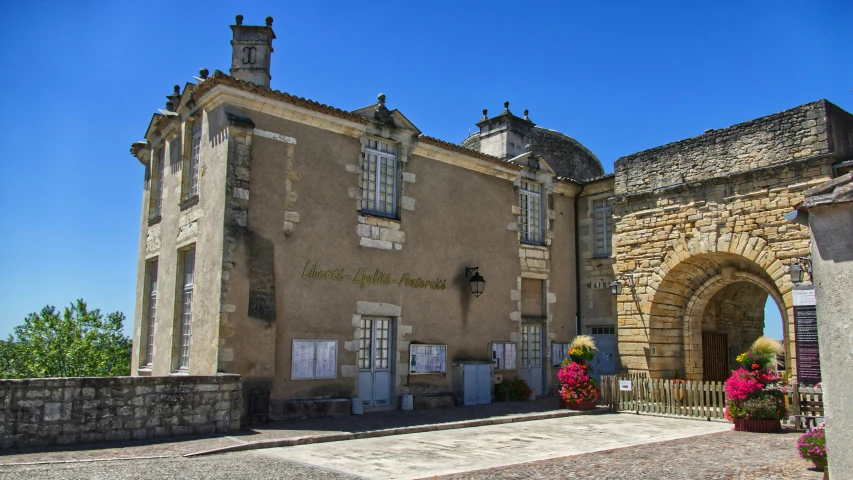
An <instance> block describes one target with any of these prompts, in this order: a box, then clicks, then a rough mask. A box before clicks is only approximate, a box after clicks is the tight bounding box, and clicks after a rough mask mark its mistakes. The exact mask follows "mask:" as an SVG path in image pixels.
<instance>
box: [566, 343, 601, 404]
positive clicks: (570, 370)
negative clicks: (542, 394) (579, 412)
mask: <svg viewBox="0 0 853 480" xmlns="http://www.w3.org/2000/svg"><path fill="white" fill-rule="evenodd" d="M594 350H595V342H594V341H593V340H592V338H591V337H589V336H587V335H578V337H576V338H575V339H574V341H573V342H572V345H571V349H570V351H569V353H570V354H571V360H570V359H568V358H567V359H565V360H563V363H562V364H561V368H560V371H559V372H557V378H558V379H559V380H560V390H559V392H560V397H562V398H563V400H565V401H566V402H568V403H579V402H585V401H595V400H597V399H598V384H596V382H595V379H594V378H591V377H590V376H589V365H587V364H586V360H591V359H592V358H593V357H594V356H595V353H594Z"/></svg>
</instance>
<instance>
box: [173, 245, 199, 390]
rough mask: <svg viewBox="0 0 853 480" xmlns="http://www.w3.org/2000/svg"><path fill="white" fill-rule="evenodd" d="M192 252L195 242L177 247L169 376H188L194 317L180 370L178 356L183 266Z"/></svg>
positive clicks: (194, 290)
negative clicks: (185, 359)
mask: <svg viewBox="0 0 853 480" xmlns="http://www.w3.org/2000/svg"><path fill="white" fill-rule="evenodd" d="M190 251H192V252H194V253H195V254H196V255H197V254H198V249H197V248H196V243H195V241H192V242H190V243H187V244H185V245H182V246H179V247H178V255H177V257H178V259H177V260H178V265H177V268H176V270H175V272H176V274H177V275H176V276H175V277H176V281H175V285H174V288H175V304H174V313H173V316H172V322H171V323H172V348H171V350H172V352H171V358H172V365H171V368H170V371H171V375H187V374H189V371H190V369H189V367H190V365H191V364H192V321H193V320H194V317H191V319H190V329H189V331H190V346H189V352H188V356H189V358H188V360H187V366H186V368H181V365H180V355H181V322H182V321H183V313H184V312H183V307H184V305H183V294H184V287H185V285H184V281H185V280H184V273H185V271H184V270H185V265H186V254H187V252H190ZM197 265H198V258H195V259H194V261H193V270H194V272H193V289H192V293H193V302H195V298H196V296H197V295H196V293H197V292H196V288H195V274H196V272H197V270H198V269H197V268H196V267H197Z"/></svg>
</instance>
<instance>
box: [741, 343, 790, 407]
mask: <svg viewBox="0 0 853 480" xmlns="http://www.w3.org/2000/svg"><path fill="white" fill-rule="evenodd" d="M781 351H782V347H781V345H779V343H778V342H777V341H776V340H771V339H768V338H766V337H760V338H759V339H758V340H756V341H755V343H753V344H752V346H751V347H750V349H749V351H747V352H745V353H743V354H741V355H739V356H738V357H737V361H738V362H739V363H740V364H741V365H743V367H744V368H739V369H737V370H735V371H734V372H732V375H731V376H730V377H729V379H728V380H726V401H727V404H726V409H725V414H726V418H727V419H728V420H729V421H732V422H733V421H734V420H736V419H747V420H780V419H782V418H784V417H785V416H786V415H787V414H788V411H787V409H786V407H785V391H784V390H783V389H780V388H779V386H778V384H779V380H781V377H780V376H779V375H778V374H777V373H776V372H775V371H773V370H772V369H771V367H770V363H771V362H772V360H773V358H774V355H778V354H780V353H781Z"/></svg>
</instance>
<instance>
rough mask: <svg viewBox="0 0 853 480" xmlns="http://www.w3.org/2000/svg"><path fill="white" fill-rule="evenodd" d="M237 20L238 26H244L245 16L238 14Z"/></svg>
mask: <svg viewBox="0 0 853 480" xmlns="http://www.w3.org/2000/svg"><path fill="white" fill-rule="evenodd" d="M236 20H237V25H242V24H243V16H242V15H240V14H239V13H238V14H237V18H236Z"/></svg>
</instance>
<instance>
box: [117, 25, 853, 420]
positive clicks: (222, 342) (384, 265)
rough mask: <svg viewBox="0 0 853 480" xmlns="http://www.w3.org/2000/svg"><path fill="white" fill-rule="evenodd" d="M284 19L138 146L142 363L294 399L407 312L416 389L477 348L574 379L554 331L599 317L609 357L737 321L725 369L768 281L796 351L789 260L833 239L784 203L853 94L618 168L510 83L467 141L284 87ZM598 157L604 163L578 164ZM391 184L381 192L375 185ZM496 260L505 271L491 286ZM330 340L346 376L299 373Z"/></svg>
mask: <svg viewBox="0 0 853 480" xmlns="http://www.w3.org/2000/svg"><path fill="white" fill-rule="evenodd" d="M271 25H272V20H271V19H269V21H268V24H267V26H266V27H243V26H242V25H241V20H240V21H238V23H237V25H233V26H232V30H234V35H235V37H234V38H235V42H237V43H235V45H237V44H239V45H240V46H244V44H245V48H246V49H251V48H257V49H259V50H258V51H259V52H261V53H263V55H260V56H258V57H257V58H259V59H262V60H263V61H262V62H261V63H262V65H261V66H260V67H258V66H257V65H256V66H254V67H252V68H248V67H246V68H244V67H241V66H240V65H243V63H241V62H243V61H244V60H247V59H242V57H239V55H240V52H242V51H243V50H242V49H237V48H235V49H234V52H235V53H234V55H235V57H234V58H232V71H231V73H232V74H231V75H226V74H224V73H222V72H218V71H217V72H215V73H214V74H212V75H208V72H207V71H206V70H202V72H200V74H201V77H200V78H198V79H197V80H198V82H197V83H196V84H187V85H186V86H185V87H184V88H183V89H180V88H178V87H177V86H176V87H175V88H176V89H175V93H174V94H173V95H170V96H169V97H168V98H169V103H168V104H167V107H166V109H165V110H161V111H160V113H158V114H155V116H154V118H153V119H152V121H151V124H150V125H149V128H148V130H147V132H146V135H145V140H144V141H141V142H137V143H135V144H134V145H133V147H132V149H131V151H132V153H133V154H134V155H135V156H136V158H137V159H138V160H139V161H140V162H141V163H142V164H143V165H144V166H145V174H144V175H145V183H144V188H143V198H142V207H143V208H142V212H143V215H142V220H141V223H140V243H139V253H138V258H139V263H138V275H137V305H136V311H135V327H134V350H133V360H132V361H133V365H132V372H133V374H134V375H175V374H178V375H179V374H199V375H211V374H215V373H235V374H240V375H241V376H242V378H243V389H244V398H246V399H248V398H251V393H252V392H269V393H270V401H271V411H273V412H275V411H284V410H286V408H285V407H284V405H289V404H292V403H293V402H299V401H303V400H318V399H350V398H354V397H364V394H365V392H364V385H365V380H364V378H365V375H366V374H367V373H370V374H371V375H376V373H375V371H374V370H375V369H374V370H371V368H373V367H370V368H367V367H365V362H364V358H363V356H364V348H365V344H366V343H365V342H367V344H368V345H370V344H371V343H370V342H374V343H375V342H377V341H378V340H375V338H374V337H371V338H374V340H365V338H366V336H370V335H379V334H378V333H376V332H374V331H373V330H371V331H370V332H367V331H366V330H365V329H366V328H368V327H366V325H373V326H371V327H369V328H370V329H374V328H376V327H375V325H378V324H382V325H383V328H385V327H384V326H385V325H386V323H385V322H387V326H388V330H387V332H388V340H387V343H384V344H382V345H381V348H386V349H387V356H386V357H384V358H387V368H386V369H384V370H383V372H382V375H385V377H383V378H384V379H385V380H383V381H386V380H387V382H388V385H389V387H388V388H389V389H390V393H389V395H390V401H389V403H387V406H390V407H393V406H395V405H399V401H400V398H401V396H402V395H406V394H411V395H414V396H430V395H438V396H440V395H451V396H455V399H456V401H457V403H458V401H460V400H461V399H460V398H459V395H460V393H459V390H458V388H457V387H458V385H459V383H460V382H461V381H462V379H461V378H459V372H461V370H458V369H457V368H456V367H455V366H454V365H458V364H462V363H466V362H470V363H478V362H479V363H482V364H492V365H493V366H492V367H491V370H490V372H489V373H490V375H489V387H490V388H491V386H492V385H493V384H494V382H495V381H496V380H498V379H499V378H500V377H503V378H507V377H512V376H516V375H518V376H521V377H523V378H526V379H528V380H529V381H530V382H531V383H533V384H535V387H536V388H535V390H538V393H540V394H548V393H551V392H553V390H554V388H555V387H556V386H557V385H558V382H557V378H556V372H557V368H556V367H555V366H554V364H555V363H559V360H560V358H556V357H554V356H553V355H556V353H554V352H557V351H558V350H559V348H552V347H561V346H562V347H564V344H566V343H568V342H570V341H571V340H572V338H573V337H574V336H575V335H577V334H578V333H584V334H592V335H593V336H598V337H597V338H599V339H600V341H601V342H602V345H604V344H605V343H608V342H611V341H612V343H609V344H610V345H611V347H612V350H610V351H609V352H611V353H608V354H607V355H606V360H607V362H610V363H608V364H603V363H598V364H596V368H599V369H600V371H601V372H602V373H609V372H611V371H612V372H614V373H615V372H642V373H648V374H649V375H651V376H655V377H673V376H676V375H678V376H681V377H683V378H684V377H686V378H690V379H701V378H703V376H705V375H706V374H707V370H708V369H707V368H705V365H703V358H704V357H703V355H705V354H707V348H706V350H705V351H703V341H704V340H703V338H705V337H706V336H710V335H714V336H715V337H714V338H715V339H717V343H715V344H714V345H717V347H715V348H718V349H719V351H718V352H716V354H717V356H716V357H714V358H715V361H719V362H722V363H721V364H718V365H716V367H719V368H718V371H723V370H725V368H726V366H727V365H729V364H731V362H732V360H733V358H734V355H737V354H738V353H740V351H742V350H744V349H745V348H746V346H748V345H749V343H751V342H752V341H753V340H754V338H755V337H757V336H758V335H760V334H761V332H762V330H763V328H764V321H763V305H764V302H765V300H766V299H767V298H768V296H770V297H772V298H773V299H774V300H775V301H776V303H777V304H778V305H779V306H780V310H781V311H782V314H783V320H784V321H785V337H786V338H785V339H784V340H785V345H786V349H787V354H788V358H787V360H788V361H787V364H786V367H787V369H788V370H789V373H790V374H792V375H793V374H795V371H794V363H795V362H794V353H795V352H794V347H793V341H794V339H793V335H794V330H793V326H792V325H791V322H790V321H789V319H790V318H791V315H792V307H793V306H792V301H791V289H792V287H791V284H790V279H789V278H788V276H787V275H786V273H787V267H788V265H789V264H790V262H791V259H792V258H794V257H797V256H805V255H808V253H809V251H810V248H811V243H810V240H809V234H808V230H807V228H806V227H804V226H798V225H795V224H791V223H790V222H787V221H786V220H784V219H783V215H784V214H785V213H788V212H790V211H791V209H792V208H794V206H795V205H797V204H798V202H800V201H801V200H802V197H803V191H805V190H806V189H808V188H810V187H812V186H814V185H817V184H819V183H822V182H824V181H826V180H827V179H829V178H830V177H831V176H832V172H833V169H832V165H833V164H837V163H838V162H839V161H845V160H849V159H850V157H851V156H853V148H851V145H853V140H851V133H850V132H853V120H851V116H850V115H849V114H848V113H846V112H844V111H842V110H840V109H838V108H837V107H835V106H834V105H832V104H830V103H829V102H826V101H819V102H815V103H812V104H807V105H803V106H801V107H797V108H795V109H792V110H789V111H786V112H781V113H779V114H775V115H771V116H768V117H763V118H760V119H757V120H753V121H750V122H746V123H744V124H740V125H735V126H733V127H730V128H727V129H723V130H717V131H709V132H707V133H706V134H705V135H702V136H699V137H695V138H692V139H687V140H684V141H681V142H676V143H673V144H670V145H665V146H662V147H657V148H655V149H651V150H647V151H644V152H640V153H637V154H634V155H631V156H628V157H624V158H622V159H619V160H618V161H617V162H616V172H615V174H610V175H604V174H603V169H602V168H601V165H600V162H598V160H597V159H596V158H595V157H594V155H592V153H591V152H589V151H588V150H586V149H585V148H583V147H582V146H581V145H580V144H579V143H578V142H577V141H575V140H574V139H571V138H570V137H568V136H565V135H563V134H559V133H558V132H553V131H550V130H547V129H543V128H540V127H536V126H535V124H533V122H532V121H531V120H530V118H529V116H528V112H526V111H525V114H524V117H523V118H521V117H517V116H515V115H514V114H512V112H511V111H510V110H509V104H508V103H506V104H505V105H504V110H503V111H502V112H501V113H500V114H498V115H497V116H495V117H492V118H488V116H487V112H486V111H484V112H483V114H484V115H483V119H481V120H480V122H479V123H478V124H477V125H478V126H480V127H481V131H480V134H479V135H476V136H471V137H469V138H468V139H466V140H465V142H463V145H466V147H460V146H458V145H454V144H451V143H447V142H444V141H441V140H437V139H434V138H431V137H428V136H425V135H423V134H422V133H421V131H420V130H419V129H418V128H417V127H416V126H415V125H414V123H413V122H412V121H411V120H410V119H409V118H407V117H406V116H405V115H403V113H402V112H400V111H398V110H389V109H388V108H387V107H386V99H385V96H384V95H380V97H379V98H378V101H377V103H375V104H373V105H370V106H367V107H364V108H362V109H358V110H355V111H353V112H346V111H343V110H339V109H336V108H334V107H330V106H326V105H322V104H319V103H316V102H313V101H310V100H306V99H303V98H299V97H295V96H291V95H289V94H286V93H283V92H280V91H277V90H272V89H270V88H269V74H268V68H269V61H270V55H269V54H270V53H271V46H270V42H272V39H273V38H275V36H274V34H273V33H272V26H271ZM246 29H248V30H246ZM241 42H242V43H241ZM247 42H248V43H247ZM252 42H254V43H252ZM247 61H248V60H247ZM235 65H236V67H235ZM264 69H266V70H264ZM199 126H200V129H199V128H198V127H199ZM194 132H195V137H194V136H193V135H194ZM194 138H195V140H194ZM524 142H531V143H530V144H527V145H521V144H522V143H524ZM467 147H471V148H467ZM161 150H164V151H165V153H164V154H163V156H162V158H163V159H164V164H163V168H162V175H161V167H160V161H159V158H161V156H160V152H161ZM376 155H379V156H380V157H381V156H382V155H385V157H387V158H391V159H392V160H391V163H390V164H389V165H393V168H391V169H390V170H388V172H390V173H388V175H387V176H386V177H385V181H386V182H388V183H387V190H377V189H376V188H378V187H376V186H375V181H376V179H377V178H380V177H379V176H377V172H379V170H370V168H371V167H370V166H369V165H366V164H365V162H369V161H373V160H369V159H371V158H378V157H376ZM495 155H497V156H495ZM194 159H198V164H197V165H196V164H195V163H194ZM575 161H576V162H578V165H580V167H579V168H577V169H576V170H574V171H576V172H577V173H578V174H579V175H580V174H582V175H583V178H587V180H584V181H575V180H572V179H571V178H569V177H568V176H566V172H568V173H572V172H573V170H572V168H573V165H574V163H572V162H575ZM377 165H378V164H377ZM196 167H197V168H196ZM377 168H378V167H377ZM371 172H373V173H371ZM560 172H563V173H562V174H561V173H560ZM371 175H373V176H371ZM161 177H162V184H161V183H160V180H159V179H160V178H161ZM196 177H197V182H196V180H195V179H196ZM371 182H374V183H371ZM196 185H197V190H194V188H195V186H196ZM371 185H372V186H371ZM383 188H385V187H383ZM161 190H162V193H160V191H161ZM371 192H372V193H371ZM391 192H393V194H391V195H390V197H388V198H390V199H391V200H390V201H389V203H387V204H386V205H385V207H383V208H386V209H387V210H386V211H384V212H383V213H378V211H377V209H375V208H374V207H373V206H374V205H376V204H375V203H370V202H372V201H376V198H379V196H380V194H382V195H384V194H389V193H391ZM373 194H376V198H374V197H371V196H370V195H373ZM158 198H160V200H159V201H158V200H157V199H158ZM371 199H373V200H371ZM158 206H159V210H158ZM532 219H535V220H536V221H534V220H532ZM188 252H194V255H195V267H194V275H193V276H192V282H191V284H188V283H187V282H188V280H187V278H188V277H187V275H185V274H184V273H185V272H184V271H183V269H184V264H185V259H186V257H187V255H191V253H188ZM155 266H156V269H155V268H154V267H155ZM472 267H477V268H478V273H479V274H480V275H482V276H483V277H484V278H485V280H486V284H485V289H484V291H483V293H482V295H480V296H479V297H476V296H475V295H473V294H472V291H471V286H470V285H469V280H470V279H471V278H473V277H472V275H473V271H472V270H470V269H471V268H472ZM153 275H156V280H157V282H156V286H157V290H156V295H152V291H151V288H152V285H154V284H153V282H152V280H153V278H154V277H152V276H153ZM615 280H618V281H619V282H621V285H622V286H623V288H622V292H621V294H619V295H618V296H614V295H613V294H612V293H611V289H612V288H613V285H612V283H613V282H614V281H615ZM187 292H190V293H191V296H192V301H191V315H188V309H187V301H186V300H187V298H188V297H187ZM154 302H156V304H155V303H154ZM152 306H156V309H155V308H152ZM190 318H191V321H189V320H188V319H190ZM152 320H153V323H152ZM182 322H184V327H183V329H182V327H181V324H182ZM190 327H191V328H190ZM385 331H386V330H383V331H382V332H383V333H382V334H383V335H384V334H385V333H384V332H385ZM152 333H153V336H152V335H151V334H152ZM376 338H378V337H376ZM532 338H535V339H536V340H535V341H533V340H531V339H532ZM188 339H189V340H188ZM719 339H722V341H720V340H719ZM308 341H319V342H321V343H323V347H322V348H323V349H324V350H323V352H324V355H326V356H325V357H324V358H332V359H333V360H332V363H333V365H331V366H330V367H329V366H328V365H326V366H324V367H323V368H327V370H324V371H326V372H327V373H326V374H324V375H323V376H322V378H316V377H311V376H310V375H308V376H307V377H306V374H305V373H304V372H303V371H302V370H300V372H301V373H299V374H297V373H295V372H296V371H297V370H298V369H303V368H305V360H304V359H305V358H307V357H305V356H304V355H307V354H306V353H305V352H303V351H302V350H299V351H298V352H296V353H298V354H299V355H296V353H295V352H294V346H295V345H298V349H303V348H308V347H306V346H305V345H307V343H306V342H308ZM182 342H183V343H184V348H183V349H182V348H181V345H182ZM187 342H189V349H187V348H186V344H187ZM295 342H296V343H295ZM531 342H533V343H531ZM720 342H722V343H720ZM380 343H381V342H380ZM498 343H500V344H507V345H511V346H513V347H514V348H515V352H516V354H517V361H516V362H515V365H514V366H511V367H510V368H507V366H506V365H505V364H501V363H499V362H497V361H495V358H494V355H496V354H495V348H498V347H497V346H496V344H498ZM149 344H152V345H153V350H150V349H149ZM311 345H315V347H311V348H320V347H318V346H316V345H319V344H318V343H312V344H311ZM413 345H439V346H442V348H444V350H442V352H443V353H442V355H443V361H444V362H445V367H444V368H443V371H439V372H434V373H411V370H412V364H411V362H412V360H413V359H412V358H411V354H412V352H413V351H414V350H413V348H412V346H413ZM377 348H379V347H377ZM499 348H502V349H503V348H510V347H503V346H501V347H499ZM329 349H332V350H329ZM329 351H331V352H333V355H332V356H331V357H329ZM377 351H378V350H377ZM187 352H189V353H188V356H185V357H184V358H183V360H182V357H181V354H182V353H185V354H186V353H187ZM300 352H301V353H300ZM314 352H315V354H317V353H316V352H319V350H316V351H314ZM501 352H505V350H501ZM317 355H319V354H317ZM383 355H384V354H383ZM604 357H605V355H602V356H601V358H604ZM294 358H300V359H302V360H301V361H300V362H299V364H298V365H294V364H293V359H294ZM149 359H150V360H151V362H150V363H149ZM726 359H728V360H726ZM312 361H314V362H317V361H318V360H316V358H315V359H314V360H312ZM383 361H384V359H383ZM187 362H188V368H181V367H182V365H183V366H184V367H186V365H185V364H186V363H187ZM368 363H369V362H368ZM317 365H319V364H317V363H315V364H314V367H313V368H315V370H316V369H318V368H320V367H319V366H317ZM721 365H722V366H721ZM605 368H607V369H611V370H607V371H605ZM329 372H331V374H330V373H329ZM371 372H372V373H371ZM454 376H455V377H456V378H454ZM371 378H374V377H371ZM375 378H378V377H375ZM375 378H374V379H375ZM360 390H361V391H360ZM490 394H491V392H489V395H490ZM383 405H384V404H383ZM246 408H248V405H247V406H246Z"/></svg>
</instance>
